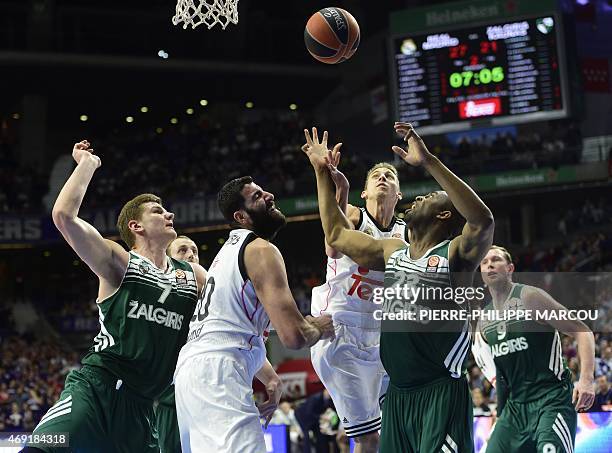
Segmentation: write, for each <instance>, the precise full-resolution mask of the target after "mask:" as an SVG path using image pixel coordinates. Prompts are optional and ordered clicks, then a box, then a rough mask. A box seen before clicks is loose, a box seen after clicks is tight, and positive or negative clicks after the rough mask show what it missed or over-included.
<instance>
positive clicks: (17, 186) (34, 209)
mask: <svg viewBox="0 0 612 453" xmlns="http://www.w3.org/2000/svg"><path fill="white" fill-rule="evenodd" d="M14 149H15V147H14V146H11V145H9V144H8V143H6V142H3V141H2V140H1V139H0V215H1V214H11V213H38V214H40V213H41V212H42V197H43V196H44V194H45V193H46V192H47V180H48V176H47V175H43V174H41V173H40V172H39V171H38V170H37V169H35V168H33V167H32V166H29V165H23V164H20V163H19V161H18V160H17V159H16V156H15V154H14Z"/></svg>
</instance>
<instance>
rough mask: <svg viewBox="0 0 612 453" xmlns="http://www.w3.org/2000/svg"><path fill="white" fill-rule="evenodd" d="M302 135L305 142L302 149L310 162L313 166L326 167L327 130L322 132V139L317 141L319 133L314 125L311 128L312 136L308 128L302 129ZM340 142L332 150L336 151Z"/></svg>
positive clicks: (340, 144)
mask: <svg viewBox="0 0 612 453" xmlns="http://www.w3.org/2000/svg"><path fill="white" fill-rule="evenodd" d="M304 136H305V137H306V143H305V144H304V145H303V146H302V151H304V153H305V154H306V155H307V156H308V159H309V160H310V163H311V164H312V166H313V167H315V168H326V167H327V161H326V157H327V155H328V152H329V150H328V149H327V137H328V134H327V131H324V132H323V139H322V140H321V141H319V133H318V131H317V128H316V127H313V128H312V137H311V136H310V132H309V131H308V129H304ZM340 146H342V143H338V144H337V145H336V146H334V149H333V151H332V152H336V153H337V152H338V151H339V150H340Z"/></svg>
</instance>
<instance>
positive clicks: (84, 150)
mask: <svg viewBox="0 0 612 453" xmlns="http://www.w3.org/2000/svg"><path fill="white" fill-rule="evenodd" d="M72 157H73V158H74V160H75V161H76V163H77V165H78V164H80V163H81V161H82V160H83V159H89V160H91V161H92V162H93V163H94V164H95V165H96V168H99V167H100V165H102V161H101V160H100V158H99V157H98V156H96V155H95V154H94V150H93V149H92V148H91V144H90V143H89V142H88V141H87V140H83V141H80V142H78V143H75V144H74V148H72Z"/></svg>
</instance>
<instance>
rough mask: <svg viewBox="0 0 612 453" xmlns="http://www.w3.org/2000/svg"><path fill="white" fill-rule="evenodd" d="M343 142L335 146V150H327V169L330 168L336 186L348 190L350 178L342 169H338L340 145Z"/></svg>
mask: <svg viewBox="0 0 612 453" xmlns="http://www.w3.org/2000/svg"><path fill="white" fill-rule="evenodd" d="M341 145H342V143H339V144H338V145H336V146H334V149H333V151H329V150H328V151H327V157H326V158H325V160H326V162H327V169H328V170H329V174H330V175H331V178H332V181H334V184H335V185H336V188H337V189H339V190H346V191H347V192H348V190H349V188H350V184H349V182H348V179H347V178H346V176H345V175H344V173H342V172H341V171H340V170H338V164H339V163H340V146H341Z"/></svg>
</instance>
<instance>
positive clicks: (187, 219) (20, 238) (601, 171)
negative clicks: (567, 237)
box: [0, 163, 608, 247]
mask: <svg viewBox="0 0 612 453" xmlns="http://www.w3.org/2000/svg"><path fill="white" fill-rule="evenodd" d="M607 177H608V171H607V166H606V164H601V163H589V164H583V165H577V166H565V167H560V168H558V169H556V170H555V169H552V168H543V169H539V170H523V171H512V172H504V173H493V174H485V175H478V176H469V177H467V178H466V181H467V183H468V184H469V185H470V186H471V187H472V188H473V189H474V190H475V191H476V192H478V193H486V192H494V191H495V192H503V191H510V190H517V189H526V188H531V187H534V188H535V187H538V186H553V185H557V184H571V183H576V182H582V181H596V180H604V179H607ZM435 190H440V187H439V186H438V184H437V183H436V182H435V181H434V180H433V179H429V180H426V181H420V182H418V183H413V184H403V185H402V193H403V195H404V200H405V201H410V200H412V199H414V197H415V196H417V195H424V194H427V193H430V192H433V191H435ZM360 195H361V190H354V191H352V192H351V193H350V195H349V201H350V202H351V203H353V204H355V205H361V204H362V202H361V199H360ZM276 204H277V205H278V207H279V209H281V210H282V211H283V212H284V213H285V215H287V216H295V215H302V214H313V213H316V212H317V210H318V203H317V197H316V195H315V194H313V195H311V196H305V197H298V198H285V199H277V201H276ZM166 208H167V209H169V210H170V211H172V212H174V214H175V220H174V223H175V225H176V228H177V230H179V231H180V230H181V229H185V228H196V229H197V228H198V227H204V226H210V225H221V224H223V223H225V222H224V220H223V216H222V215H221V213H220V212H219V210H218V208H217V197H216V196H210V197H206V198H195V199H191V200H176V201H170V202H168V203H167V205H166ZM120 209H121V206H114V207H109V208H108V209H98V210H95V211H87V209H86V207H85V208H84V209H83V212H82V213H81V214H80V215H81V217H82V218H83V219H85V220H87V221H88V222H89V223H91V224H92V225H93V226H94V227H95V228H96V229H97V230H98V231H100V233H102V234H103V235H105V236H109V235H116V234H117V227H116V223H117V216H118V215H119V210H120ZM59 239H61V237H60V235H59V233H58V231H57V229H56V228H55V226H54V225H53V221H52V220H51V216H50V215H46V216H30V215H24V216H19V215H4V216H1V217H0V244H8V246H9V247H10V244H15V243H22V244H23V243H32V242H38V241H56V240H59Z"/></svg>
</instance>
